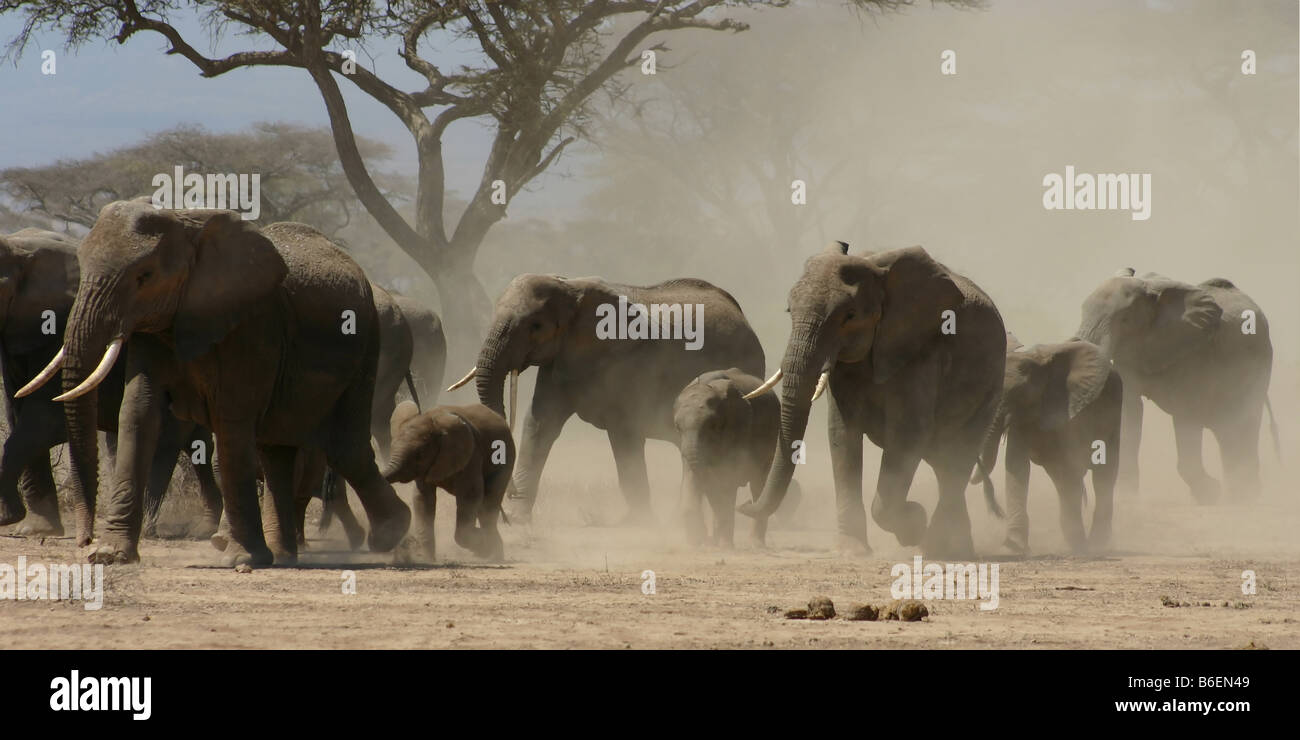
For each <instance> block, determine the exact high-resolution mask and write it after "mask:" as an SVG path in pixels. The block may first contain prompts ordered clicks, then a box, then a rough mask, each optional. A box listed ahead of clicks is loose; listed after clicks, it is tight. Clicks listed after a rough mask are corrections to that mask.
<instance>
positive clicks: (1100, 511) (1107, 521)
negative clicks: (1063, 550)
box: [1088, 465, 1118, 552]
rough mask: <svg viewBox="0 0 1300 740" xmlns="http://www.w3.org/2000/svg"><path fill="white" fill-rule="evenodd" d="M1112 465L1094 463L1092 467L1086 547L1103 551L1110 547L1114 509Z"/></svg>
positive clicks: (1114, 471)
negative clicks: (1090, 520)
mask: <svg viewBox="0 0 1300 740" xmlns="http://www.w3.org/2000/svg"><path fill="white" fill-rule="evenodd" d="M1117 472H1118V471H1117V470H1116V469H1115V466H1114V465H1094V466H1093V468H1092V492H1093V499H1094V501H1093V508H1092V529H1090V530H1088V549H1089V550H1092V551H1093V552H1105V551H1106V549H1107V548H1109V547H1110V536H1111V520H1112V519H1113V518H1114V511H1115V479H1116V477H1117V476H1116V474H1117Z"/></svg>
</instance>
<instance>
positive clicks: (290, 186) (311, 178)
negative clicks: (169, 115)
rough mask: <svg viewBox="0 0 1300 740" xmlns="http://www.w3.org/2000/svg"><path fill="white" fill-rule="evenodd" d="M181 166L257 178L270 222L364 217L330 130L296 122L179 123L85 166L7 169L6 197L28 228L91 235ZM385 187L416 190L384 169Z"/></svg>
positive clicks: (371, 152)
mask: <svg viewBox="0 0 1300 740" xmlns="http://www.w3.org/2000/svg"><path fill="white" fill-rule="evenodd" d="M357 146H358V147H359V148H360V149H361V151H362V152H364V153H365V154H366V156H367V157H368V158H369V159H371V160H372V161H382V160H387V159H390V158H391V157H392V150H391V149H390V148H389V147H388V146H387V145H386V144H383V143H381V142H377V141H371V140H369V139H361V138H358V140H357ZM178 165H179V166H181V167H184V168H185V169H186V170H187V171H190V172H247V173H254V172H255V173H258V174H259V176H260V182H261V186H260V192H261V215H260V219H261V221H262V222H263V223H272V222H275V221H301V222H303V223H308V224H311V225H312V226H315V227H316V228H318V229H320V230H321V231H322V232H324V233H326V234H329V235H331V236H335V235H337V234H338V232H339V231H340V230H342V229H344V228H345V227H347V226H349V225H350V224H351V223H352V221H353V217H354V215H356V214H357V213H358V212H360V211H361V208H360V203H359V202H358V201H357V198H356V195H355V194H354V193H353V192H352V187H351V186H350V185H349V184H348V182H347V178H346V177H345V176H344V175H343V170H342V168H340V167H339V160H338V156H337V155H336V154H335V152H334V142H333V139H332V137H331V136H330V132H329V131H328V130H326V129H310V128H305V127H302V126H296V125H292V124H287V123H259V124H256V125H255V126H254V127H253V129H252V130H251V131H247V132H240V133H231V134H213V133H211V132H209V131H206V130H204V129H203V128H202V127H200V126H179V127H176V128H173V129H169V130H167V131H161V132H159V133H156V134H150V135H148V136H146V137H144V140H143V141H142V142H141V143H139V144H133V145H131V146H126V147H122V148H119V149H115V150H113V151H110V152H107V153H104V154H96V155H94V156H91V157H86V158H84V159H77V160H67V161H60V162H56V163H54V164H52V165H47V166H44V167H12V168H9V169H5V170H0V194H3V195H4V196H5V197H6V198H7V199H8V200H9V201H10V204H11V205H12V207H13V210H16V211H19V212H21V213H22V214H23V215H24V216H25V217H26V219H27V220H28V221H34V222H37V223H35V224H33V223H29V224H28V225H38V224H43V225H45V226H46V227H47V228H53V229H56V230H72V231H76V230H77V228H78V227H80V228H81V229H85V230H89V229H90V227H91V226H93V225H94V223H95V219H96V218H97V217H98V215H99V210H100V209H101V208H103V207H104V205H105V204H107V203H111V202H113V201H115V200H123V199H127V198H134V197H136V196H139V195H149V194H151V193H152V192H153V190H154V188H153V187H152V185H151V184H150V183H151V182H152V179H153V177H154V176H155V175H156V174H158V173H170V172H171V169H172V167H174V166H178ZM376 181H377V182H380V183H382V187H383V192H384V195H385V197H386V198H388V199H390V200H398V199H401V198H403V197H404V196H403V192H404V191H405V192H409V184H408V183H406V182H404V181H403V180H402V179H401V178H398V177H396V176H393V175H389V174H387V173H382V172H381V173H378V174H377V175H376ZM408 199H409V196H408Z"/></svg>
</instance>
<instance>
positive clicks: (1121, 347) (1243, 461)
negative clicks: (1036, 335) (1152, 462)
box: [1077, 268, 1277, 503]
mask: <svg viewBox="0 0 1300 740" xmlns="http://www.w3.org/2000/svg"><path fill="white" fill-rule="evenodd" d="M1082 313H1083V316H1082V320H1081V322H1080V324H1079V331H1078V332H1077V336H1078V337H1080V338H1081V339H1086V340H1088V341H1089V342H1092V343H1094V344H1096V345H1098V346H1100V347H1101V348H1102V349H1103V350H1104V351H1105V352H1106V353H1107V354H1108V355H1110V357H1111V358H1112V359H1113V360H1114V363H1115V367H1116V368H1118V369H1119V372H1120V375H1121V376H1123V378H1124V414H1123V417H1124V422H1123V433H1122V440H1123V441H1122V443H1121V450H1120V471H1119V472H1120V484H1119V485H1120V490H1121V491H1131V492H1136V491H1137V488H1138V480H1139V476H1138V448H1139V443H1140V442H1141V439H1142V399H1143V398H1149V399H1151V400H1152V401H1153V402H1154V403H1155V404H1156V406H1159V407H1160V408H1161V409H1162V410H1164V411H1165V412H1166V413H1168V414H1169V415H1170V416H1172V417H1173V420H1174V437H1175V438H1176V441H1177V447H1178V474H1179V475H1180V476H1181V477H1182V479H1183V480H1184V481H1185V482H1186V483H1187V485H1188V487H1189V488H1190V489H1191V493H1192V497H1193V498H1194V499H1195V500H1196V501H1197V502H1199V503H1210V502H1212V501H1215V500H1216V499H1217V498H1218V497H1219V493H1220V485H1219V482H1218V481H1217V480H1215V479H1214V478H1212V477H1210V475H1209V474H1208V473H1206V472H1205V467H1204V465H1203V464H1202V461H1201V438H1202V434H1203V431H1204V430H1205V429H1207V428H1208V429H1209V430H1210V431H1211V432H1213V433H1214V436H1215V438H1216V439H1217V440H1218V442H1219V452H1220V454H1221V456H1222V459H1223V471H1224V475H1225V477H1226V479H1227V482H1228V484H1229V485H1230V486H1231V487H1232V489H1233V491H1234V495H1235V496H1236V497H1238V498H1241V499H1246V498H1252V497H1254V496H1256V495H1258V493H1259V430H1260V424H1261V422H1262V420H1263V414H1264V408H1265V407H1266V406H1268V384H1269V378H1270V375H1271V374H1272V371H1273V345H1272V342H1271V341H1270V340H1269V330H1268V319H1267V318H1265V316H1264V312H1263V311H1262V310H1261V309H1260V307H1259V305H1258V304H1256V303H1255V301H1253V300H1251V298H1250V296H1248V295H1246V294H1245V293H1243V292H1242V291H1241V290H1240V289H1238V288H1237V286H1235V285H1233V284H1232V283H1231V282H1229V281H1228V280H1225V279H1223V278H1213V279H1211V280H1206V281H1205V282H1203V283H1201V284H1199V285H1189V284H1187V283H1182V282H1178V281H1176V280H1171V279H1169V278H1166V277H1163V276H1161V275H1156V274H1154V273H1148V274H1146V275H1144V276H1142V277H1135V276H1134V271H1133V269H1132V268H1126V269H1123V270H1120V271H1119V272H1118V273H1117V274H1116V275H1115V276H1114V277H1111V278H1109V279H1108V280H1106V281H1105V282H1103V283H1102V284H1101V285H1100V286H1098V287H1097V289H1096V290H1094V291H1093V292H1092V295H1090V296H1088V298H1087V299H1086V300H1085V301H1084V302H1083V311H1082ZM1269 419H1270V422H1272V409H1271V408H1270V409H1269ZM1272 426H1273V429H1272V431H1273V442H1274V445H1275V446H1276V444H1277V428H1276V424H1275V423H1273V424H1272Z"/></svg>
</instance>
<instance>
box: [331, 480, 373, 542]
mask: <svg viewBox="0 0 1300 740" xmlns="http://www.w3.org/2000/svg"><path fill="white" fill-rule="evenodd" d="M321 490H322V491H323V492H324V493H325V494H326V495H328V496H329V510H330V511H331V512H333V513H334V515H335V516H337V517H338V519H339V524H341V525H342V526H343V533H344V534H346V535H347V538H348V547H351V548H352V549H353V550H360V549H361V546H362V545H363V544H365V542H366V528H365V527H364V526H362V524H361V522H360V521H358V520H357V515H356V514H355V513H353V511H352V504H350V503H348V488H347V486H346V485H344V484H343V478H341V477H339V475H338V473H335V472H334V471H333V470H327V471H325V483H324V485H323V487H322V488H321ZM321 521H322V522H324V521H325V515H324V513H322V514H321Z"/></svg>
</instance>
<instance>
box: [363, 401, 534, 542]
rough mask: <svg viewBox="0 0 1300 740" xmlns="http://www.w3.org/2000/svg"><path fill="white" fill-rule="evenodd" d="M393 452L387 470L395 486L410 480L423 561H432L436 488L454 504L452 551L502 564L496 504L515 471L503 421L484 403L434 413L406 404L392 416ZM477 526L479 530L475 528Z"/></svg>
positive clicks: (512, 449)
mask: <svg viewBox="0 0 1300 740" xmlns="http://www.w3.org/2000/svg"><path fill="white" fill-rule="evenodd" d="M392 437H393V450H392V454H391V456H390V457H389V459H388V464H387V465H386V466H385V468H384V478H385V479H387V480H388V481H389V482H392V483H409V482H411V481H415V490H416V495H415V510H416V518H417V521H418V522H419V524H420V540H421V543H422V544H423V546H424V551H425V554H426V555H428V557H429V558H431V559H432V558H433V557H435V554H436V553H435V540H434V533H433V521H434V514H435V512H436V509H437V501H438V498H437V496H438V489H439V488H442V489H443V490H445V491H447V492H448V493H450V494H452V495H453V496H455V497H456V544H458V545H460V546H461V547H463V548H465V549H467V550H470V551H472V552H474V553H475V554H477V555H479V556H481V557H484V558H487V559H489V560H501V559H502V558H503V557H504V555H505V553H504V546H503V544H502V542H501V534H500V533H499V532H498V531H497V517H498V516H499V515H500V514H501V502H502V500H503V499H504V498H505V493H506V488H507V487H508V486H509V485H510V474H511V472H512V471H513V470H514V465H515V445H514V439H513V438H512V437H511V435H510V426H509V425H508V424H507V423H506V420H505V418H504V417H502V416H501V415H500V414H498V413H496V412H494V411H493V410H492V409H489V408H488V407H486V406H484V405H482V404H472V405H469V406H438V407H435V408H432V409H430V410H428V411H426V412H424V413H420V411H419V409H417V408H416V407H415V404H413V403H411V402H410V401H403V402H402V403H401V404H399V405H398V407H397V409H396V410H395V411H394V412H393V418H392ZM476 523H477V526H476Z"/></svg>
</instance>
